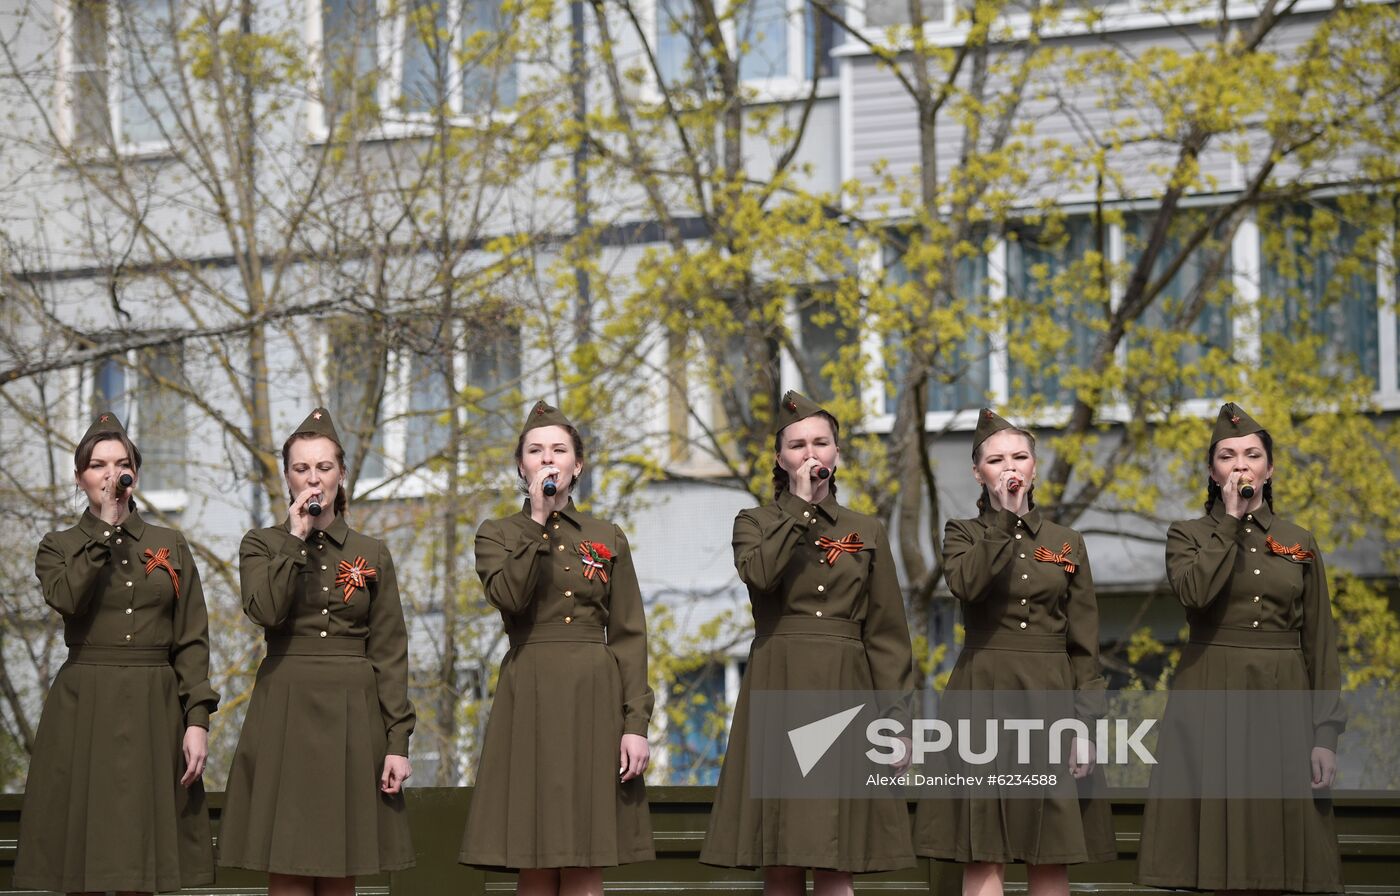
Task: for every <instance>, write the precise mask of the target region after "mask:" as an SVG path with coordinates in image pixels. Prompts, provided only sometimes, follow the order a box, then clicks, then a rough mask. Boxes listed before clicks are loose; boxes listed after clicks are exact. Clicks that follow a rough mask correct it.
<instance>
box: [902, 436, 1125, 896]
mask: <svg viewBox="0 0 1400 896" xmlns="http://www.w3.org/2000/svg"><path fill="white" fill-rule="evenodd" d="M972 461H973V467H972V469H973V476H974V478H975V479H976V480H977V482H978V483H979V484H980V485H981V486H982V497H981V498H979V499H978V502H977V504H978V509H979V510H980V511H981V512H980V514H979V515H978V516H977V517H976V518H975V519H963V520H949V521H948V525H947V527H946V529H945V532H944V542H943V562H944V566H945V569H946V575H947V580H948V588H949V590H950V591H952V593H953V596H954V597H956V598H957V599H958V601H959V602H961V603H962V606H963V624H964V626H965V640H964V643H963V649H962V652H961V653H960V654H959V655H958V660H957V663H956V664H955V665H954V667H953V672H952V675H951V676H950V677H949V679H948V687H947V692H948V697H949V698H951V699H952V700H953V701H954V702H956V699H957V698H956V695H955V692H958V691H976V692H990V691H1001V692H1011V693H1009V694H1008V697H1007V702H1008V703H1009V704H1010V705H1015V704H1016V702H1017V700H1018V699H1019V700H1027V699H1035V700H1040V699H1047V700H1048V699H1050V698H1051V695H1052V694H1053V695H1054V696H1057V697H1064V698H1065V699H1064V700H1063V703H1064V705H1063V706H1061V707H1049V706H1043V707H1040V709H1041V710H1042V711H1046V712H1049V713H1051V714H1056V715H1057V714H1058V713H1059V712H1061V711H1062V712H1063V713H1065V714H1071V713H1072V714H1073V716H1074V717H1077V718H1078V719H1079V720H1080V721H1082V722H1084V723H1085V724H1086V726H1087V728H1088V730H1089V731H1091V732H1092V731H1093V730H1094V719H1095V718H1096V717H1097V716H1101V715H1103V714H1104V711H1105V707H1104V703H1105V693H1104V692H1105V689H1106V683H1105V681H1104V679H1103V676H1102V675H1101V673H1100V668H1099V615H1098V604H1097V602H1096V600H1095V597H1094V580H1093V577H1092V575H1091V573H1090V571H1089V556H1088V554H1087V552H1086V551H1085V548H1084V539H1083V538H1082V537H1081V536H1080V535H1079V533H1078V532H1075V531H1074V530H1073V529H1069V528H1066V527H1064V526H1061V525H1058V524H1057V523H1054V522H1052V521H1051V520H1049V519H1046V518H1045V516H1044V515H1043V514H1042V513H1041V511H1040V510H1038V509H1036V508H1035V502H1034V496H1033V491H1034V487H1035V439H1034V437H1033V436H1032V435H1031V434H1030V433H1029V432H1026V431H1025V430H1021V429H1017V428H1015V427H1013V426H1012V425H1011V424H1010V423H1008V422H1007V421H1005V420H1003V419H1002V418H1001V417H999V416H997V415H996V414H995V413H993V412H992V411H991V410H990V409H987V408H983V409H982V412H981V416H980V417H979V419H978V423H977V429H976V431H975V433H974V434H973V443H972ZM1026 692H1031V693H1034V694H1035V697H1034V698H1028V697H1018V696H1017V694H1023V693H1026ZM1027 705H1028V706H1029V705H1030V704H1029V703H1027ZM1042 743H1043V744H1044V745H1045V746H1047V747H1048V742H1042ZM1066 746H1068V749H1067V750H1066V751H1065V754H1062V755H1067V756H1068V762H1067V763H1066V765H1065V766H1063V767H1054V768H1052V767H1048V766H1047V767H1045V768H1043V769H1040V770H1041V771H1044V772H1046V773H1049V774H1054V775H1056V777H1057V780H1056V783H1055V784H1054V785H1053V786H1051V787H1050V788H1048V789H1039V788H1038V789H1034V790H1024V789H1023V792H1006V793H1002V794H998V795H984V796H978V795H973V794H967V795H964V796H956V795H953V794H949V795H947V796H943V797H939V798H928V799H923V800H921V801H920V802H919V807H918V812H917V815H916V819H915V834H914V845H915V850H916V851H917V852H918V854H919V855H922V856H930V857H933V858H939V859H948V860H952V861H956V862H963V863H966V868H964V871H963V881H964V883H963V888H964V889H963V892H964V893H968V894H979V896H988V894H999V893H1000V892H1001V890H1002V882H1003V879H1004V874H1005V865H1006V863H1008V862H1024V863H1025V864H1026V865H1027V866H1028V867H1027V878H1028V880H1029V883H1030V892H1031V893H1032V894H1038V893H1067V892H1068V889H1069V882H1068V876H1067V871H1066V868H1065V866H1066V865H1070V864H1076V863H1081V862H1104V861H1109V860H1111V859H1113V858H1115V856H1116V850H1115V846H1114V837H1113V828H1112V817H1111V810H1110V806H1109V804H1108V801H1107V800H1106V799H1083V800H1081V799H1080V793H1079V790H1078V785H1077V783H1076V782H1077V781H1078V780H1079V779H1083V778H1085V777H1087V776H1089V775H1091V774H1093V773H1094V762H1093V756H1092V751H1090V753H1089V754H1088V755H1086V756H1083V757H1080V756H1078V755H1077V752H1076V749H1075V747H1074V746H1073V745H1066ZM1084 747H1085V748H1086V749H1087V748H1088V747H1089V745H1088V744H1084ZM1079 759H1086V760H1087V761H1084V762H1080V761H1077V760H1079ZM1036 761H1039V760H1036ZM1025 771H1028V772H1032V771H1036V769H1025ZM1098 774H1099V776H1100V779H1101V777H1102V771H1101V770H1100V771H1099V772H1098Z"/></svg>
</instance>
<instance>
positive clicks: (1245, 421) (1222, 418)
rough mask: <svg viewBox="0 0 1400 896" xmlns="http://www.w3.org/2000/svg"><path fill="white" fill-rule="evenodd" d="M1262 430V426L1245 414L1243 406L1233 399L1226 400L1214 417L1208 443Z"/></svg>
mask: <svg viewBox="0 0 1400 896" xmlns="http://www.w3.org/2000/svg"><path fill="white" fill-rule="evenodd" d="M1263 431H1264V427H1262V426H1260V425H1259V424H1258V423H1256V422H1255V420H1254V418H1253V417H1251V416H1249V415H1248V414H1246V413H1245V412H1244V408H1242V407H1240V406H1239V405H1237V404H1235V403H1234V402H1233V401H1227V402H1225V404H1223V405H1221V406H1220V415H1219V416H1218V417H1216V418H1215V429H1214V430H1212V431H1211V434H1210V443H1211V444H1212V445H1214V444H1215V443H1216V442H1219V441H1220V440H1221V439H1235V438H1239V437H1240V436H1247V435H1252V434H1253V433H1256V432H1263Z"/></svg>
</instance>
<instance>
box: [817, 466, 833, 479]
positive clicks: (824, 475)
mask: <svg viewBox="0 0 1400 896" xmlns="http://www.w3.org/2000/svg"><path fill="white" fill-rule="evenodd" d="M817 478H818V479H830V478H831V471H830V470H828V469H827V468H826V467H817Z"/></svg>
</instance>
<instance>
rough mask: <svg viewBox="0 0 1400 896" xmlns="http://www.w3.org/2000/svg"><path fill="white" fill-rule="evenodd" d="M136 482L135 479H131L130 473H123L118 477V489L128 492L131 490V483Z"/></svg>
mask: <svg viewBox="0 0 1400 896" xmlns="http://www.w3.org/2000/svg"><path fill="white" fill-rule="evenodd" d="M135 481H136V480H135V479H132V478H131V474H130V473H123V474H121V475H120V476H118V477H117V488H118V489H120V490H121V491H126V490H127V489H129V488H131V483H133V482H135Z"/></svg>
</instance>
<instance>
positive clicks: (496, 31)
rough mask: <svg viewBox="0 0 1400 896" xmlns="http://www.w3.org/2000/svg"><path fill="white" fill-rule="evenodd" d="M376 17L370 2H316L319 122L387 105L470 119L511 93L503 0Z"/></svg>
mask: <svg viewBox="0 0 1400 896" xmlns="http://www.w3.org/2000/svg"><path fill="white" fill-rule="evenodd" d="M393 9H394V10H395V12H394V13H393V14H392V15H389V16H384V15H381V13H380V9H379V7H378V6H377V4H376V2H375V0H323V2H322V5H321V47H322V62H323V70H322V89H323V91H324V93H323V96H322V103H323V109H324V114H325V120H326V121H327V122H329V121H330V120H331V119H333V118H336V117H340V116H344V115H346V114H353V113H355V112H356V111H362V110H364V109H365V108H369V109H377V107H378V106H379V104H380V103H381V102H387V103H389V105H390V106H391V107H392V108H395V109H398V110H399V111H400V112H402V113H404V114H406V115H408V116H411V117H414V118H419V119H421V118H422V117H423V116H426V115H429V114H431V113H434V112H437V111H440V110H445V111H446V112H447V113H448V114H451V115H459V114H466V115H474V114H481V113H489V112H491V111H493V110H496V109H500V108H503V107H508V106H511V105H513V104H514V103H515V101H516V96H517V78H518V73H517V66H516V62H515V60H514V59H513V58H512V56H511V53H512V41H513V35H514V33H515V29H516V28H517V27H518V26H519V23H518V22H516V21H514V20H513V19H512V18H510V17H509V16H508V10H510V9H511V7H510V6H507V5H506V0H445V2H444V0H405V2H403V3H401V4H396V5H395V6H394V7H393Z"/></svg>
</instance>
